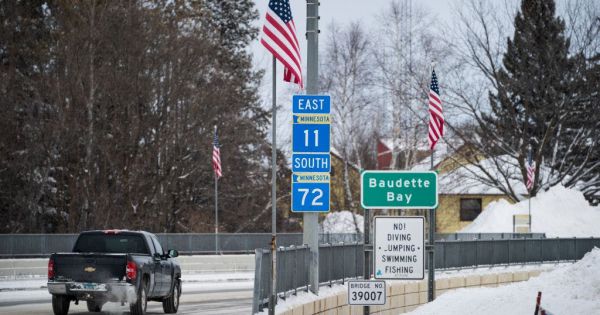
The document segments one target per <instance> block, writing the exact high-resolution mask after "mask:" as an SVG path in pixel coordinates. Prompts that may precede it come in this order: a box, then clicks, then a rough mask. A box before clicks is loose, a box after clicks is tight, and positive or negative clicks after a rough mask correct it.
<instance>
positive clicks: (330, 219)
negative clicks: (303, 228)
mask: <svg viewBox="0 0 600 315" xmlns="http://www.w3.org/2000/svg"><path fill="white" fill-rule="evenodd" d="M354 216H356V224H355V222H354V217H353V214H352V212H350V211H346V210H344V211H339V212H329V213H328V214H327V217H326V218H325V220H323V223H321V228H322V230H323V233H356V226H357V225H358V229H359V230H360V232H361V233H362V231H363V228H364V220H363V216H362V215H360V214H355V215H354Z"/></svg>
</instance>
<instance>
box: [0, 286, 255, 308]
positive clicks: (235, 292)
mask: <svg viewBox="0 0 600 315" xmlns="http://www.w3.org/2000/svg"><path fill="white" fill-rule="evenodd" d="M38 295H39V294H38ZM50 298H51V297H50V294H48V297H47V298H36V299H27V300H26V301H22V300H21V301H19V300H16V301H6V302H1V303H0V314H2V315H53V313H52V304H51V303H50ZM251 310H252V289H248V288H222V289H219V288H216V289H204V288H202V289H193V290H189V291H187V292H186V291H184V292H183V295H182V296H181V300H180V306H179V312H177V314H207V315H224V314H248V313H250V312H251ZM69 314H79V315H84V314H85V315H98V314H115V315H116V314H129V307H128V306H127V305H125V306H121V305H120V304H117V303H108V304H106V305H105V306H104V308H103V312H102V313H89V312H88V311H87V308H86V305H85V302H83V303H80V304H79V305H75V304H74V302H71V308H70V309H69ZM148 314H164V312H163V309H162V304H161V303H159V302H149V303H148Z"/></svg>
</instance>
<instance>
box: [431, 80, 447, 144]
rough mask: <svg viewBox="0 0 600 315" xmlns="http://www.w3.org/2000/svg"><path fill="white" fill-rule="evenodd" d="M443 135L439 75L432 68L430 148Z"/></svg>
mask: <svg viewBox="0 0 600 315" xmlns="http://www.w3.org/2000/svg"><path fill="white" fill-rule="evenodd" d="M442 136H444V114H443V112H442V101H441V100H440V89H439V87H438V81H437V77H436V76H435V70H432V71H431V86H430V88H429V148H430V149H431V150H433V148H434V147H435V144H436V143H437V142H438V140H439V139H440V138H441V137H442Z"/></svg>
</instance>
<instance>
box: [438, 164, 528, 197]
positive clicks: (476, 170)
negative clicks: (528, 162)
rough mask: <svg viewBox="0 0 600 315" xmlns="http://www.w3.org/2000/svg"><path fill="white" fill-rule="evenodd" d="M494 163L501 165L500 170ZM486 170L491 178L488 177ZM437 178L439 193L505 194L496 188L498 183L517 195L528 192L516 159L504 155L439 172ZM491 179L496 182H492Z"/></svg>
mask: <svg viewBox="0 0 600 315" xmlns="http://www.w3.org/2000/svg"><path fill="white" fill-rule="evenodd" d="M496 163H499V164H500V165H501V168H502V171H500V170H498V166H497V165H496ZM482 168H483V170H482ZM484 170H485V172H484ZM486 172H487V173H488V174H490V175H491V176H492V177H493V179H490V178H489V176H488V175H486ZM504 174H507V175H508V180H507V179H505V178H504ZM438 180H439V189H440V193H442V194H481V195H503V194H505V193H504V192H503V191H502V190H500V189H499V188H498V186H497V185H498V184H499V185H502V187H504V188H505V189H508V186H509V185H510V187H511V188H512V189H513V191H514V192H515V194H517V195H527V194H528V191H527V188H526V187H525V184H524V183H523V179H522V176H521V172H520V170H519V168H518V164H517V161H516V160H514V159H512V158H511V157H509V156H506V155H504V156H499V157H495V158H488V159H484V160H482V161H479V163H476V164H467V165H463V166H461V167H458V168H456V169H454V170H451V171H449V172H447V173H443V174H440V175H439V176H438ZM493 180H496V181H497V182H498V183H494V182H493ZM507 181H508V183H507Z"/></svg>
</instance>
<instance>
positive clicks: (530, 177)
mask: <svg viewBox="0 0 600 315" xmlns="http://www.w3.org/2000/svg"><path fill="white" fill-rule="evenodd" d="M534 180H535V161H534V160H533V158H532V156H531V150H530V151H529V155H528V156H527V185H526V186H527V190H531V188H533V182H534Z"/></svg>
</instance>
